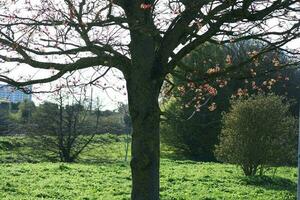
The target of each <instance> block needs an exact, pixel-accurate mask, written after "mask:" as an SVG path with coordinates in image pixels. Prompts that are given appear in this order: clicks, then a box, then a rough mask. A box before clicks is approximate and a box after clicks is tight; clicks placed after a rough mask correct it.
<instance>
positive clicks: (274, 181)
mask: <svg viewBox="0 0 300 200" xmlns="http://www.w3.org/2000/svg"><path fill="white" fill-rule="evenodd" d="M124 139H125V138H124V136H116V135H110V134H104V135H97V137H96V138H95V140H94V141H93V143H92V144H91V146H90V147H89V148H88V149H86V151H84V152H83V154H82V155H81V157H80V158H79V160H78V161H77V163H74V164H65V163H59V162H54V163H52V162H49V160H48V158H47V156H49V155H47V154H46V155H42V154H41V152H37V151H35V149H32V148H29V147H28V144H30V142H31V140H30V139H28V138H26V137H22V136H19V137H17V136H9V137H0V200H23V199H28V200H35V199H55V200H57V199H59V200H62V199H67V200H76V199H82V200H83V199H86V200H88V199H95V200H96V199H97V200H101V199H103V200H114V199H130V187H131V176H130V167H129V163H128V162H125V161H124V155H125V142H124V141H125V140H124ZM161 154H162V158H163V159H162V161H161V187H160V188H161V192H160V194H161V199H162V200H180V199H181V200H198V199H199V200H202V199H203V200H213V199H224V200H227V199H235V200H237V199H241V200H247V199H249V200H256V199H261V200H271V199H274V200H281V199H283V200H288V199H296V180H297V169H296V168H289V167H280V168H278V169H277V172H276V174H275V175H274V174H273V173H272V171H270V172H269V174H267V176H263V177H258V176H257V177H252V178H246V177H245V176H243V174H242V171H241V170H240V168H238V167H236V166H234V165H229V164H219V163H201V162H193V161H187V160H186V161H184V160H182V161H179V160H176V159H178V158H180V157H177V155H174V154H173V153H172V150H170V149H169V148H167V147H166V146H164V145H162V153H161ZM45 156H46V157H45ZM129 156H130V154H129ZM170 158H172V159H170ZM181 159H182V158H181Z"/></svg>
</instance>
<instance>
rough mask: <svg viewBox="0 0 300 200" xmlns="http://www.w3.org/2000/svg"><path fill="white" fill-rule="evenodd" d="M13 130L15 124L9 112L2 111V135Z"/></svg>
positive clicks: (0, 115)
mask: <svg viewBox="0 0 300 200" xmlns="http://www.w3.org/2000/svg"><path fill="white" fill-rule="evenodd" d="M12 130H13V124H12V122H11V120H10V119H9V118H8V115H7V113H5V112H1V111H0V135H5V134H9V133H10V132H11V131H12Z"/></svg>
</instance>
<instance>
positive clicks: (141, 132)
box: [127, 70, 162, 200]
mask: <svg viewBox="0 0 300 200" xmlns="http://www.w3.org/2000/svg"><path fill="white" fill-rule="evenodd" d="M138 72H141V73H140V74H139V75H138V74H135V75H134V78H132V79H131V78H128V79H127V89H128V101H129V111H130V115H131V120H132V128H133V130H132V131H133V132H132V147H131V148H132V149H131V151H132V160H131V163H130V165H131V170H132V193H131V199H133V200H158V199H159V151H160V143H159V121H160V120H159V119H160V110H159V105H158V95H159V90H160V87H161V82H162V81H159V80H153V79H152V77H151V73H148V74H147V73H145V72H144V71H143V70H140V71H138Z"/></svg>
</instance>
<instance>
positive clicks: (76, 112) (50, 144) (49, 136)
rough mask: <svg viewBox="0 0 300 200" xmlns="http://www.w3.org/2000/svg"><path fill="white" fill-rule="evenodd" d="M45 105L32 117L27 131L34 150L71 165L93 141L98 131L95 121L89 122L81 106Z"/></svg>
mask: <svg viewBox="0 0 300 200" xmlns="http://www.w3.org/2000/svg"><path fill="white" fill-rule="evenodd" d="M63 100H64V99H63V97H62V96H60V99H59V103H58V104H55V103H50V102H45V103H43V104H42V105H40V106H39V107H38V108H37V110H36V112H35V113H34V115H33V120H32V126H31V128H30V130H29V132H30V136H31V138H33V139H34V141H35V143H33V147H34V148H36V149H40V150H43V151H48V152H50V153H52V154H53V153H54V157H55V158H59V160H60V161H61V162H74V161H75V160H76V159H77V158H78V156H79V155H80V153H81V152H82V151H83V150H84V149H85V148H86V147H87V146H88V145H89V144H90V143H91V142H92V140H93V138H94V136H95V134H96V131H97V130H98V121H96V122H95V123H93V122H90V121H88V120H87V119H88V114H90V113H89V111H88V110H87V109H86V108H85V107H84V106H83V105H82V104H80V103H74V104H71V105H64V102H63Z"/></svg>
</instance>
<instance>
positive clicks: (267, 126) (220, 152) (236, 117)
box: [215, 94, 297, 176]
mask: <svg viewBox="0 0 300 200" xmlns="http://www.w3.org/2000/svg"><path fill="white" fill-rule="evenodd" d="M283 101H284V99H283V97H280V96H276V95H273V94H269V95H263V94H259V95H257V96H251V97H249V98H248V99H240V100H235V101H233V102H232V103H231V105H232V106H231V109H230V111H229V112H228V113H227V114H224V115H223V118H222V123H223V128H222V131H221V135H220V137H219V142H220V143H219V145H217V146H216V149H215V155H216V157H217V159H218V160H219V161H223V162H228V163H234V164H238V165H240V166H241V167H242V169H243V171H244V174H245V175H246V176H250V175H255V174H256V173H257V171H258V170H260V173H261V174H262V173H263V172H264V170H265V169H266V168H267V167H268V166H276V165H283V164H286V163H288V162H289V161H291V160H292V159H293V157H295V156H296V154H295V151H294V150H295V149H296V148H294V147H295V143H296V142H297V135H296V131H295V119H294V118H293V117H292V116H291V115H290V113H289V104H288V103H287V102H286V103H283Z"/></svg>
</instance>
